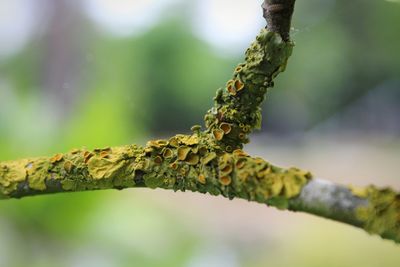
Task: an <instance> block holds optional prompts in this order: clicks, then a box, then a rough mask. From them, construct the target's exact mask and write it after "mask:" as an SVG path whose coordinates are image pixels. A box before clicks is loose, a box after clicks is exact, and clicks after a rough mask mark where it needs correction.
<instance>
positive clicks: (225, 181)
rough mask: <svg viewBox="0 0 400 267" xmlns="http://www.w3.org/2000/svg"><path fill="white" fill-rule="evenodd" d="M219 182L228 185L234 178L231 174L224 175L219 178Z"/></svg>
mask: <svg viewBox="0 0 400 267" xmlns="http://www.w3.org/2000/svg"><path fill="white" fill-rule="evenodd" d="M219 182H220V183H221V184H222V185H225V186H228V185H230V184H231V182H232V179H231V177H229V176H222V177H220V178H219Z"/></svg>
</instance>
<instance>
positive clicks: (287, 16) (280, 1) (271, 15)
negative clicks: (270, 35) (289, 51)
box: [262, 0, 296, 41]
mask: <svg viewBox="0 0 400 267" xmlns="http://www.w3.org/2000/svg"><path fill="white" fill-rule="evenodd" d="M295 2H296V0H264V3H263V4H262V8H263V11H264V18H265V20H266V21H267V28H268V30H270V31H271V32H276V33H278V34H279V35H280V36H281V37H282V39H283V40H285V41H288V40H289V37H290V36H289V32H290V25H291V21H292V14H293V11H294V4H295Z"/></svg>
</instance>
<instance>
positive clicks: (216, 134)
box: [213, 129, 224, 141]
mask: <svg viewBox="0 0 400 267" xmlns="http://www.w3.org/2000/svg"><path fill="white" fill-rule="evenodd" d="M213 135H214V138H215V140H217V141H221V140H222V138H224V131H223V130H221V129H216V130H214V131H213Z"/></svg>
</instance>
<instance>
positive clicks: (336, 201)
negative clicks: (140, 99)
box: [0, 131, 400, 242]
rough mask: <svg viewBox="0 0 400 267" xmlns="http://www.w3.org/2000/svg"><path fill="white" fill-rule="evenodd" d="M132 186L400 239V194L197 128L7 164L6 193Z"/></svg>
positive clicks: (1, 178) (1, 185)
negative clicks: (292, 163)
mask: <svg viewBox="0 0 400 267" xmlns="http://www.w3.org/2000/svg"><path fill="white" fill-rule="evenodd" d="M130 187H148V188H152V189H155V188H163V189H170V190H174V191H177V190H180V191H185V190H189V191H193V192H200V193H209V194H211V195H222V196H224V197H227V198H229V199H233V198H242V199H246V200H248V201H252V202H258V203H262V204H268V205H270V206H275V207H277V208H279V209H288V210H292V211H302V212H307V213H310V214H315V215H317V216H321V217H325V218H330V219H333V220H335V221H340V222H344V223H347V224H350V225H353V226H356V227H360V228H363V229H365V230H366V231H368V232H369V233H372V234H378V235H380V236H381V237H383V238H387V239H391V240H394V241H396V242H400V194H398V193H396V192H394V191H393V190H391V189H383V190H378V189H376V188H375V187H373V186H370V187H366V188H361V189H353V188H349V187H345V186H342V185H337V184H334V183H331V182H327V181H323V180H319V179H313V178H312V176H311V174H310V173H309V172H305V171H302V170H299V169H297V168H289V169H285V168H279V167H277V166H274V165H272V164H270V163H269V162H267V161H265V160H263V159H261V158H253V157H250V156H249V155H247V154H246V153H245V152H243V151H242V150H239V149H237V150H235V151H233V152H232V153H226V152H222V151H221V150H219V149H216V148H215V147H214V145H210V140H209V136H208V135H207V134H205V133H203V132H200V131H197V132H195V133H193V134H192V135H177V136H174V137H172V138H170V139H169V140H156V141H150V142H149V143H148V144H147V146H146V147H139V146H135V145H129V146H124V147H116V148H103V149H95V150H93V151H89V150H73V151H71V152H69V153H66V154H57V155H54V156H53V157H50V158H46V157H43V158H35V159H24V160H18V161H9V162H2V163H0V198H3V199H5V198H21V197H25V196H31V195H40V194H48V193H57V192H77V191H86V190H99V189H124V188H130Z"/></svg>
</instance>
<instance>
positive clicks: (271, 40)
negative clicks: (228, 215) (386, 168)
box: [0, 1, 400, 242]
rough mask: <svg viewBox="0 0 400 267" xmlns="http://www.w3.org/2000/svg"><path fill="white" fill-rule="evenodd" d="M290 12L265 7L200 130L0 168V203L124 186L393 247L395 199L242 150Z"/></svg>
mask: <svg viewBox="0 0 400 267" xmlns="http://www.w3.org/2000/svg"><path fill="white" fill-rule="evenodd" d="M293 4H294V1H265V4H264V9H265V10H266V12H264V14H265V16H266V18H267V21H270V22H269V25H268V29H263V30H262V31H261V33H260V34H259V35H258V36H257V38H256V41H255V42H254V43H253V44H252V45H251V46H250V48H249V49H248V50H247V51H246V60H245V62H244V63H241V64H239V65H238V66H237V67H236V68H235V71H234V74H233V78H232V79H231V80H229V81H228V82H227V84H226V86H225V87H224V88H221V89H219V90H218V91H217V95H216V97H215V99H214V100H215V101H214V107H213V108H212V109H210V110H209V111H208V113H207V114H206V116H205V124H206V129H205V130H204V131H202V130H201V126H193V127H192V131H193V134H191V135H176V136H173V137H171V138H170V139H168V140H155V141H149V142H148V144H147V145H146V146H145V147H139V146H135V145H128V146H124V147H115V148H101V149H95V150H93V151H88V150H73V151H71V152H69V153H65V154H57V155H54V156H53V157H49V158H47V157H43V158H32V159H24V160H16V161H8V162H0V199H6V198H21V197H25V196H30V195H38V194H47V193H57V192H75V191H84V190H98V189H111V188H114V189H124V188H129V187H148V188H153V189H154V188H163V189H172V190H175V191H176V190H181V191H185V190H190V191H195V192H200V193H209V194H211V195H223V196H225V197H227V198H230V199H232V198H235V197H237V198H243V199H247V200H249V201H255V202H259V203H264V204H268V205H272V206H275V207H277V208H279V209H289V210H293V211H303V212H307V213H311V214H315V215H318V216H322V217H326V218H330V219H333V220H336V221H341V222H344V223H348V224H351V225H354V226H357V227H360V228H363V229H365V230H366V231H368V232H369V233H372V234H378V235H380V236H381V237H383V238H387V239H391V240H394V241H395V242H400V194H399V193H397V192H395V191H393V190H392V189H381V190H379V189H377V188H375V187H374V186H370V187H366V188H361V189H354V188H348V187H345V186H341V185H336V184H333V183H330V182H326V181H322V180H318V179H313V178H312V175H311V174H310V173H309V172H306V171H302V170H299V169H296V168H289V169H283V168H279V167H276V166H274V165H272V164H270V163H268V162H266V161H265V160H263V159H261V158H253V157H250V156H249V155H247V154H246V153H245V152H243V151H242V150H241V148H242V146H243V144H244V143H246V142H247V141H248V136H247V135H248V134H249V133H250V132H251V131H253V130H254V129H255V128H258V127H259V126H260V122H261V115H260V105H261V103H262V101H263V100H264V97H265V93H266V91H267V88H268V87H272V86H273V79H274V78H275V77H276V76H277V75H278V74H279V73H280V72H282V71H283V70H284V69H285V67H286V63H287V60H288V58H289V56H290V55H291V52H292V48H293V43H292V42H291V41H290V40H289V38H288V33H289V27H290V18H291V12H290V13H289V12H288V10H289V6H290V7H291V8H293ZM275 15H277V16H275ZM285 17H286V20H283V19H284V18H285ZM286 23H289V26H288V25H286ZM274 25H275V26H274Z"/></svg>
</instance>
